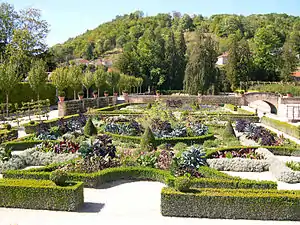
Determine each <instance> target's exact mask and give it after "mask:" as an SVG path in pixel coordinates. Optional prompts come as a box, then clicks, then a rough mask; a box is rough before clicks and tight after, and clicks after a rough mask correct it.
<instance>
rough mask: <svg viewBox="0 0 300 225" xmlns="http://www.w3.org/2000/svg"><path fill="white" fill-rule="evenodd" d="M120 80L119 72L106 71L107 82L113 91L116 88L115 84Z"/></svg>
mask: <svg viewBox="0 0 300 225" xmlns="http://www.w3.org/2000/svg"><path fill="white" fill-rule="evenodd" d="M119 80H120V74H119V73H117V72H114V71H112V72H108V76H107V83H108V85H109V86H111V87H112V89H113V92H115V89H116V88H117V85H118V83H119Z"/></svg>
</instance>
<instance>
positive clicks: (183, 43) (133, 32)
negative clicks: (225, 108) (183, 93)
mask: <svg viewBox="0 0 300 225" xmlns="http://www.w3.org/2000/svg"><path fill="white" fill-rule="evenodd" d="M207 39H210V40H207ZM208 44H209V46H207V45H208ZM113 49H122V54H119V55H118V59H117V60H116V61H115V62H114V66H115V67H116V68H117V69H119V70H120V71H121V72H122V73H126V74H129V75H134V76H136V77H143V78H144V80H145V82H146V84H147V85H150V86H154V87H156V88H159V89H168V90H171V89H173V90H174V89H177V90H181V89H182V88H184V87H186V88H185V89H186V90H188V89H189V88H191V85H194V84H195V82H194V81H196V83H197V85H198V86H197V87H194V89H195V90H200V89H201V92H202V93H207V92H208V91H210V92H213V93H214V92H217V91H226V90H230V89H236V88H239V87H240V83H241V82H243V81H251V80H261V81H281V80H282V81H290V79H291V76H290V74H291V73H292V72H293V71H295V70H296V69H297V65H298V62H299V60H298V59H299V53H300V17H297V16H291V15H286V14H265V15H250V16H242V15H227V14H219V15H212V16H211V17H203V16H202V15H200V14H199V15H191V16H190V15H188V14H184V15H181V13H179V12H173V13H170V14H158V15H156V16H149V17H145V16H144V13H143V12H141V11H136V12H134V13H131V14H128V15H123V16H117V17H116V18H115V19H114V20H112V21H111V22H107V23H104V24H101V25H100V26H99V27H97V28H96V29H94V30H88V31H86V32H85V33H84V34H82V35H80V36H78V37H75V38H70V39H69V40H68V41H66V42H65V43H64V44H58V45H55V46H54V47H52V48H51V51H52V53H53V54H54V55H55V59H56V62H57V63H62V62H64V61H66V59H67V60H70V59H73V58H79V57H83V58H86V59H89V60H91V59H94V58H98V57H102V56H103V55H105V53H106V52H107V51H111V50H113ZM205 51H206V53H205ZM207 51H208V52H209V53H207ZM201 52H202V53H203V54H206V55H202V56H201V57H199V54H201ZM223 52H228V53H229V56H230V57H229V62H228V64H227V65H225V66H221V67H220V66H219V67H216V66H215V62H216V61H217V56H219V55H221V54H222V53H223ZM195 56H196V57H195ZM197 56H198V57H197ZM191 67H193V68H191ZM197 67H199V68H204V69H199V68H197ZM211 67H212V68H211ZM205 68H206V69H205ZM201 71H202V72H201ZM224 81H226V82H224ZM199 85H200V86H199ZM192 89H193V88H192Z"/></svg>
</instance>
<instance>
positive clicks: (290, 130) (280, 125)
mask: <svg viewBox="0 0 300 225" xmlns="http://www.w3.org/2000/svg"><path fill="white" fill-rule="evenodd" d="M261 123H263V124H265V125H267V126H270V127H273V128H275V129H277V130H280V131H282V132H284V133H286V134H288V135H291V136H293V137H295V138H298V139H299V138H300V126H295V125H292V124H289V123H287V122H283V121H279V120H275V119H272V118H269V117H266V116H263V117H262V118H261Z"/></svg>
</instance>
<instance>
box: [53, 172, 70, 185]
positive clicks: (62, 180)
mask: <svg viewBox="0 0 300 225" xmlns="http://www.w3.org/2000/svg"><path fill="white" fill-rule="evenodd" d="M67 178H68V175H67V173H66V172H65V171H63V170H55V171H53V172H51V174H50V177H49V179H50V180H51V181H53V182H54V183H55V184H56V185H58V186H65V184H66V180H67Z"/></svg>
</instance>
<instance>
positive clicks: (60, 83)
mask: <svg viewBox="0 0 300 225" xmlns="http://www.w3.org/2000/svg"><path fill="white" fill-rule="evenodd" d="M68 73H69V71H68V68H67V67H58V68H56V69H55V70H54V71H53V72H52V73H51V75H50V80H51V81H52V83H53V85H54V86H55V87H56V88H57V90H58V92H63V91H64V90H65V89H66V88H67V87H68V86H69V79H68Z"/></svg>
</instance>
